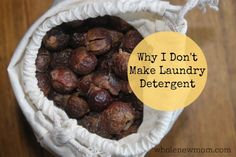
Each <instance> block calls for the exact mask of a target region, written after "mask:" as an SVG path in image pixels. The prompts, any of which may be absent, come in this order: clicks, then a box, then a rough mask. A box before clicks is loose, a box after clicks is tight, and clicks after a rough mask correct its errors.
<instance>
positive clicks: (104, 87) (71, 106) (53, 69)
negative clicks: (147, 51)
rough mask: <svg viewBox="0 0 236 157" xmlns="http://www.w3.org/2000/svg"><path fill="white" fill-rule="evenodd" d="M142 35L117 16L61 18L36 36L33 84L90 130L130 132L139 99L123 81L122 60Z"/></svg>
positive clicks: (111, 134) (113, 135)
mask: <svg viewBox="0 0 236 157" xmlns="http://www.w3.org/2000/svg"><path fill="white" fill-rule="evenodd" d="M142 39H143V37H142V36H141V34H140V33H139V32H138V31H137V30H136V29H135V28H133V27H132V26H131V25H129V24H128V23H127V22H125V21H123V20H122V19H120V18H119V17H114V16H103V17H97V18H90V19H87V20H83V21H80V20H77V21H72V22H68V23H63V24H61V25H59V26H57V27H55V28H52V29H51V30H49V31H48V32H47V33H46V35H45V36H44V38H43V40H42V44H41V48H40V49H39V52H38V55H37V58H36V62H35V64H36V78H37V80H38V86H39V88H40V89H41V91H42V92H43V93H44V95H45V96H46V97H47V98H48V99H50V100H53V101H54V104H55V105H57V106H58V107H60V108H62V109H63V110H65V112H66V113H67V114H68V116H69V117H71V118H75V119H77V121H78V124H79V125H82V126H83V127H85V128H86V129H88V131H90V132H91V133H96V134H98V135H99V136H102V137H104V138H109V139H114V140H119V139H121V138H123V137H125V136H127V135H129V134H132V133H135V132H137V129H138V127H139V126H140V124H141V123H142V119H143V103H142V102H140V101H139V100H138V99H137V97H136V96H135V95H134V94H133V92H132V90H131V88H130V86H129V83H128V79H127V64H128V60H129V57H130V53H131V52H132V50H133V49H134V48H135V46H136V45H137V44H138V43H139V42H140V41H141V40H142Z"/></svg>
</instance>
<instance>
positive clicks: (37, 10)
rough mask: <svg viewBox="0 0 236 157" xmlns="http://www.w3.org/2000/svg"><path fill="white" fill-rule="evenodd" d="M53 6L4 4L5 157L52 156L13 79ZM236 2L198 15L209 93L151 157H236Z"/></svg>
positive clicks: (1, 97)
mask: <svg viewBox="0 0 236 157" xmlns="http://www.w3.org/2000/svg"><path fill="white" fill-rule="evenodd" d="M50 4H51V0H43V1H42V0H33V1H32V0H1V1H0V21H1V22H0V76H1V77H0V106H1V109H0V111H1V113H0V157H15V156H17V157H49V156H52V155H51V154H50V153H48V152H47V151H46V150H44V149H43V148H42V147H41V146H40V145H39V144H38V143H37V141H36V138H35V137H34V135H33V132H32V130H31V128H30V126H29V125H28V124H27V122H26V120H25V118H24V116H23V115H22V112H21V111H20V109H19V107H18V105H17V102H16V99H15V97H14V94H13V92H12V89H11V86H10V82H9V79H8V76H7V72H6V69H7V66H8V63H9V61H10V58H11V56H12V54H13V51H14V49H15V48H16V45H17V43H18V42H19V41H20V40H21V38H22V36H23V34H24V33H25V31H26V30H27V29H28V28H29V26H30V25H31V24H32V22H33V21H35V20H36V19H37V18H38V17H39V16H40V15H41V14H42V13H43V12H44V11H46V10H47V9H48V7H49V6H50ZM235 7H236V1H235V0H224V1H223V0H222V1H221V3H220V11H219V12H218V13H217V12H214V11H210V10H208V11H207V14H202V13H200V12H199V11H198V10H194V11H192V12H191V13H190V14H189V15H188V17H187V19H188V21H189V30H188V35H189V36H190V37H191V38H193V39H194V40H195V41H196V42H197V43H198V44H199V45H200V46H201V48H202V49H203V50H204V52H205V55H206V58H207V61H208V68H209V75H208V81H207V84H206V87H205V89H204V92H203V93H202V95H201V96H200V98H199V99H197V101H195V102H194V103H193V105H191V106H189V107H187V108H186V109H185V110H184V112H183V114H182V115H181V116H180V118H179V119H178V121H177V122H176V123H175V125H174V127H173V129H172V130H171V131H170V133H169V134H168V135H167V136H166V137H165V138H164V139H163V140H162V142H161V144H160V145H159V146H158V147H156V149H153V150H152V151H151V152H150V153H148V154H147V157H155V156H160V157H172V156H176V157H182V156H186V157H195V156H196V157H197V156H203V157H210V156H212V157H223V156H228V157H233V156H236V61H235V59H236V53H235V50H236V39H235V38H236V31H235V26H236V9H235ZM170 147H172V148H186V147H188V148H192V147H194V148H231V153H201V154H198V153H158V148H170Z"/></svg>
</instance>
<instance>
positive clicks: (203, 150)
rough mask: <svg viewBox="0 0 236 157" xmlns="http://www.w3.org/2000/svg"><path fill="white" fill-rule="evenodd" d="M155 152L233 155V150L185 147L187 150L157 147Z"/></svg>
mask: <svg viewBox="0 0 236 157" xmlns="http://www.w3.org/2000/svg"><path fill="white" fill-rule="evenodd" d="M154 151H155V152H158V153H231V148H229V147H227V148H220V147H219V148H210V147H209V148H207V147H185V148H174V147H166V148H164V147H156V148H154Z"/></svg>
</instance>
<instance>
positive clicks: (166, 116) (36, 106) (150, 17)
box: [8, 0, 211, 157]
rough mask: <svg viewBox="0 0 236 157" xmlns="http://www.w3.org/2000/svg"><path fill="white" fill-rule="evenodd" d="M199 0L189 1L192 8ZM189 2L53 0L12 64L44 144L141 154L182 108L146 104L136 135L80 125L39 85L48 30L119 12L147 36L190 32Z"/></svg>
mask: <svg viewBox="0 0 236 157" xmlns="http://www.w3.org/2000/svg"><path fill="white" fill-rule="evenodd" d="M205 1H206V0H205ZM199 2H200V1H199ZM202 2H203V1H202ZM209 2H210V1H209ZM197 4H198V3H196V4H195V3H194V4H193V3H191V5H190V3H189V4H187V5H189V6H190V8H192V7H194V6H196V5H197ZM199 4H200V3H199ZM203 4H205V3H203ZM206 4H207V3H206ZM210 4H211V3H210ZM187 5H186V6H187ZM186 6H185V7H183V8H182V7H181V6H172V5H170V4H169V3H168V2H167V1H159V0H64V1H60V0H57V1H55V3H54V6H52V7H51V8H50V9H49V10H48V11H47V12H46V13H45V14H44V15H43V16H42V17H40V18H39V19H38V20H37V21H36V22H35V23H34V24H33V25H32V27H31V28H30V29H29V30H28V32H27V33H26V34H25V36H24V38H23V39H22V41H21V42H20V44H19V45H18V47H17V49H16V51H15V53H14V55H13V57H12V60H11V62H10V65H9V67H8V72H9V76H10V80H11V83H12V87H13V90H14V92H15V95H16V98H17V100H18V102H19V105H20V107H21V109H22V111H23V113H24V115H25V116H26V118H27V120H28V122H29V123H30V125H31V126H32V128H33V130H34V132H35V135H36V137H37V139H38V141H39V142H40V143H41V145H42V146H43V147H45V148H47V149H48V150H50V151H52V152H54V153H56V154H57V155H59V156H66V157H75V156H89V157H90V156H98V155H100V156H143V155H144V154H145V153H146V152H147V151H148V150H150V149H151V148H152V147H154V146H155V145H157V144H159V142H160V141H161V139H162V138H163V137H164V136H165V135H166V134H167V133H168V131H169V130H170V128H171V127H172V125H173V123H174V122H175V120H176V118H177V117H178V115H179V114H180V113H181V111H182V110H177V111H173V112H162V111H156V110H153V109H150V108H148V107H146V106H145V107H144V120H143V123H142V125H141V126H140V128H139V130H138V133H136V134H132V135H130V136H127V137H125V138H123V139H121V140H119V141H114V140H109V139H104V138H102V137H100V136H98V135H96V134H91V133H89V132H88V131H87V130H86V129H85V128H83V127H81V126H79V125H77V122H76V120H74V119H70V118H68V116H67V115H66V113H65V112H64V111H63V110H61V109H60V108H58V107H56V106H55V105H54V104H53V102H52V101H49V100H48V99H47V98H46V97H44V95H43V93H42V92H41V91H40V89H39V88H38V86H37V79H36V77H35V70H36V67H35V59H36V57H37V53H38V49H39V47H40V45H41V41H42V38H43V36H44V35H45V33H46V32H47V31H48V30H50V29H51V28H53V27H55V26H57V25H60V24H61V23H62V22H68V21H72V20H77V19H80V20H83V19H87V18H90V17H96V16H103V15H116V16H119V17H121V18H123V19H124V20H126V21H127V22H128V23H130V24H132V25H133V26H134V27H135V28H137V29H138V30H139V31H140V32H141V34H142V35H143V36H147V35H149V34H151V33H154V32H158V31H170V30H171V31H178V32H181V33H186V30H187V22H186V21H185V20H184V18H183V17H184V15H185V14H186V10H187V11H188V9H189V8H188V7H186ZM184 10H185V12H184ZM179 15H181V16H179ZM163 19H164V20H163Z"/></svg>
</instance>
